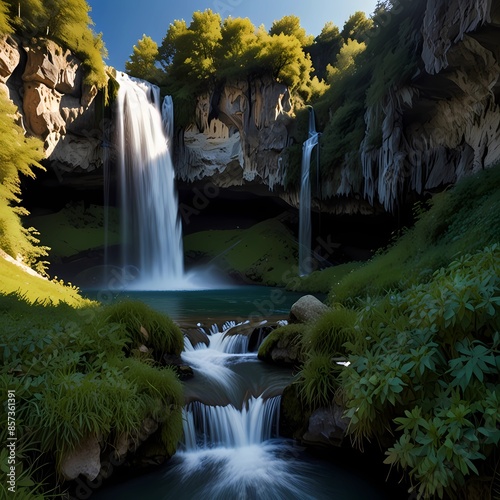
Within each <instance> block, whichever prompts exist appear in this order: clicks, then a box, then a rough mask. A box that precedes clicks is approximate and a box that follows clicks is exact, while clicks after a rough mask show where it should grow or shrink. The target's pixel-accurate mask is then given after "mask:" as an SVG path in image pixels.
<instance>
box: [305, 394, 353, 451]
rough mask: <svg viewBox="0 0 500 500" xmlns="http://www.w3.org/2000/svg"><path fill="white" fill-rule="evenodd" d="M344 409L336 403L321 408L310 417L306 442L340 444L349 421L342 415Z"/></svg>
mask: <svg viewBox="0 0 500 500" xmlns="http://www.w3.org/2000/svg"><path fill="white" fill-rule="evenodd" d="M343 413H344V409H343V408H342V407H340V406H338V405H336V404H335V403H334V404H333V406H330V407H329V408H319V409H317V410H315V411H314V412H313V413H312V415H311V416H310V417H309V426H308V429H307V432H306V433H305V434H304V436H303V440H304V442H305V443H310V444H325V445H330V446H340V445H341V444H342V440H343V439H344V436H345V434H346V430H347V426H348V425H349V421H348V420H347V419H346V418H344V417H343V416H342V415H343Z"/></svg>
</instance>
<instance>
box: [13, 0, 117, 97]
mask: <svg viewBox="0 0 500 500" xmlns="http://www.w3.org/2000/svg"><path fill="white" fill-rule="evenodd" d="M5 4H7V5H8V8H9V19H10V23H11V25H12V26H13V27H14V29H15V31H16V33H19V34H20V35H23V36H26V37H30V38H33V37H35V38H37V37H48V38H51V39H53V40H55V41H56V42H58V43H60V44H61V45H62V46H63V47H67V48H68V49H70V50H71V51H72V52H73V53H74V54H75V55H76V56H77V57H79V58H80V59H81V60H82V62H83V64H84V65H85V66H86V68H87V70H88V72H87V75H86V82H87V83H89V84H91V85H97V86H98V87H103V86H104V85H105V83H106V74H105V71H104V62H103V57H106V55H107V53H106V49H105V47H104V43H103V40H102V35H101V34H95V33H94V32H93V31H92V28H91V26H92V24H93V23H92V20H91V18H90V15H89V12H90V7H89V5H88V4H87V2H86V1H85V0H44V1H43V2H41V1H40V0H24V1H23V2H19V1H17V0H5ZM19 13H20V16H19V15H18V14H19Z"/></svg>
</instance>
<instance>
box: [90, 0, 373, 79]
mask: <svg viewBox="0 0 500 500" xmlns="http://www.w3.org/2000/svg"><path fill="white" fill-rule="evenodd" d="M87 2H88V4H89V5H90V6H91V7H92V12H91V13H90V15H91V17H92V19H93V21H94V23H95V26H94V30H95V31H96V32H98V33H99V32H102V33H103V35H104V41H105V43H106V47H107V49H108V52H109V59H108V61H107V63H108V64H109V65H111V66H114V67H115V68H116V69H119V70H123V69H124V68H125V61H126V60H127V59H128V58H129V55H130V54H131V53H132V47H133V46H134V44H135V43H136V42H137V40H139V39H140V38H141V37H142V35H143V34H144V33H145V34H146V35H149V36H150V37H151V38H153V40H155V41H156V42H157V43H158V45H160V44H161V42H162V39H163V37H164V36H165V34H166V32H167V30H168V26H169V24H170V23H172V22H173V21H174V20H175V19H184V20H185V21H186V22H187V24H188V25H189V23H190V21H191V16H192V14H193V12H195V11H197V10H201V11H203V10H206V9H212V10H213V11H214V12H219V13H220V14H221V16H222V18H223V19H224V18H226V17H228V16H232V17H248V18H249V19H250V20H251V21H252V23H253V24H254V25H255V26H259V25H260V24H264V26H265V27H266V29H269V28H270V27H271V24H272V23H273V21H275V20H277V19H281V18H282V17H283V16H287V15H290V14H294V15H296V16H298V17H299V18H300V19H301V24H302V26H303V27H304V28H305V29H306V31H307V33H308V34H310V35H314V36H316V35H318V34H319V33H320V32H321V29H322V28H323V26H324V25H325V23H326V22H327V21H332V22H333V23H334V24H336V25H337V26H339V27H340V28H341V29H342V26H343V24H344V22H345V21H346V20H347V18H348V17H349V16H350V15H351V14H353V13H354V12H355V11H357V10H362V11H364V12H366V14H367V15H369V14H371V13H372V12H373V10H374V8H375V5H376V3H377V2H376V0H349V2H346V1H345V0H170V1H167V0H87Z"/></svg>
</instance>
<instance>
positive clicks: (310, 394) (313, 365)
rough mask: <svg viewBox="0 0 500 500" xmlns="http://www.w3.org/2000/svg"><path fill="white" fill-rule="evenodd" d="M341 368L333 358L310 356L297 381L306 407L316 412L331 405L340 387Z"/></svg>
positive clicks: (321, 355)
mask: <svg viewBox="0 0 500 500" xmlns="http://www.w3.org/2000/svg"><path fill="white" fill-rule="evenodd" d="M341 368H342V367H341V365H338V364H337V363H336V362H335V361H334V360H333V359H332V357H331V356H328V355H324V354H312V355H310V357H309V358H308V359H307V361H306V362H305V363H304V366H303V367H302V370H301V371H300V373H299V378H298V380H297V383H298V385H299V395H300V398H301V399H302V401H303V402H304V404H305V405H306V407H308V408H310V409H311V410H314V409H316V408H320V407H328V406H330V405H331V403H332V402H333V398H334V396H335V391H336V390H337V388H338V387H339V381H338V375H339V374H340V371H341Z"/></svg>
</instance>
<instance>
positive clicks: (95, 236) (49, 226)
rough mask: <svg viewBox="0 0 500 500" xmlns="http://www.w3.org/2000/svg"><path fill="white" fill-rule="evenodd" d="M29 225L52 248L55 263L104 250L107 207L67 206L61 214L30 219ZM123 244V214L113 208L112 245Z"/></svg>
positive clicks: (111, 216) (81, 204)
mask: <svg viewBox="0 0 500 500" xmlns="http://www.w3.org/2000/svg"><path fill="white" fill-rule="evenodd" d="M29 224H30V225H32V226H34V227H36V228H37V229H38V231H39V232H40V237H39V238H40V242H41V244H42V245H45V246H48V247H50V249H51V250H50V252H49V258H50V260H51V261H54V260H60V259H61V258H64V257H70V256H72V255H75V254H78V253H79V252H83V251H85V250H90V249H93V248H102V247H103V246H104V243H105V228H104V208H103V207H101V206H97V205H91V206H90V207H88V208H87V209H84V207H83V203H78V204H77V203H75V204H72V205H67V206H66V207H65V208H63V209H62V210H60V211H59V212H56V213H53V214H49V215H40V216H36V217H30V218H29ZM118 243H120V233H119V215H118V211H117V209H114V208H110V209H109V229H108V244H110V245H115V244H118Z"/></svg>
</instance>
